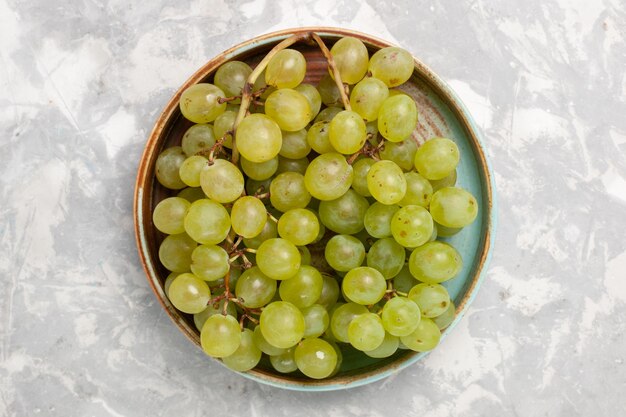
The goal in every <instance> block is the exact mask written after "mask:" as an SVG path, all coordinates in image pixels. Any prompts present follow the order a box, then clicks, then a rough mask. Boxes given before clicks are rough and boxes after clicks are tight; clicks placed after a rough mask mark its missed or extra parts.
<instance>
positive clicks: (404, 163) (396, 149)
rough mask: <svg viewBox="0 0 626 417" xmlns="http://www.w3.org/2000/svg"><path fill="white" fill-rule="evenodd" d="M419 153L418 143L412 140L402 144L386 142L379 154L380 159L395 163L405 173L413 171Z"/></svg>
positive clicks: (406, 140) (401, 142)
mask: <svg viewBox="0 0 626 417" xmlns="http://www.w3.org/2000/svg"><path fill="white" fill-rule="evenodd" d="M415 152H417V143H416V142H415V141H414V140H413V139H412V138H407V139H405V140H402V141H400V142H389V141H387V142H385V145H384V146H383V148H382V149H381V150H380V152H379V156H380V159H384V160H387V161H392V162H395V163H396V165H398V166H399V167H400V168H401V169H402V170H403V171H405V172H407V171H412V170H413V169H414V168H415V166H414V161H415Z"/></svg>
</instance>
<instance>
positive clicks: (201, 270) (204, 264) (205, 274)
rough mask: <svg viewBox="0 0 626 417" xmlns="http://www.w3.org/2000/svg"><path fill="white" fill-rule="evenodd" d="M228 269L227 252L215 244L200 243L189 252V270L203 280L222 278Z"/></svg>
mask: <svg viewBox="0 0 626 417" xmlns="http://www.w3.org/2000/svg"><path fill="white" fill-rule="evenodd" d="M229 270H230V264H229V263H228V253H227V252H226V251H225V250H224V248H222V247H220V246H217V245H200V246H198V247H196V248H195V249H194V250H193V252H192V253H191V272H193V273H194V274H195V275H196V276H197V277H198V278H202V279H203V280H205V281H216V280H218V279H220V278H223V277H224V275H226V273H227V272H228V271H229Z"/></svg>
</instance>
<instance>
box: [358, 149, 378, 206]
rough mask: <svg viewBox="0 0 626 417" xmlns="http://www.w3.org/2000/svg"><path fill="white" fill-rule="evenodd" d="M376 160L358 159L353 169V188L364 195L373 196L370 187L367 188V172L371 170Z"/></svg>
mask: <svg viewBox="0 0 626 417" xmlns="http://www.w3.org/2000/svg"><path fill="white" fill-rule="evenodd" d="M375 163H376V161H374V160H373V159H372V158H361V159H359V160H357V161H356V162H355V163H354V165H352V169H353V170H354V176H353V178H352V189H353V190H354V191H356V192H357V193H359V194H360V195H362V196H363V197H371V196H372V193H370V190H369V188H367V173H368V172H369V171H370V168H371V167H372V165H374V164H375Z"/></svg>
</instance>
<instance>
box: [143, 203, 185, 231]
mask: <svg viewBox="0 0 626 417" xmlns="http://www.w3.org/2000/svg"><path fill="white" fill-rule="evenodd" d="M190 205H191V204H190V203H189V201H187V200H185V199H184V198H180V197H169V198H166V199H165V200H161V201H160V202H159V204H157V206H156V207H155V208H154V212H153V213H152V222H153V223H154V227H156V228H157V229H158V230H159V231H160V232H163V233H167V234H168V235H174V234H178V233H183V232H184V231H185V226H184V223H183V222H184V220H185V215H187V211H189V206H190Z"/></svg>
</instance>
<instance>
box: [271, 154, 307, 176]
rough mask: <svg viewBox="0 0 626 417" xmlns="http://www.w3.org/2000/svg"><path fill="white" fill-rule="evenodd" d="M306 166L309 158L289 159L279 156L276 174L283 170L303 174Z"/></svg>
mask: <svg viewBox="0 0 626 417" xmlns="http://www.w3.org/2000/svg"><path fill="white" fill-rule="evenodd" d="M308 166H309V160H308V159H307V158H300V159H289V158H284V157H282V156H279V157H278V168H277V169H276V175H278V174H282V173H283V172H297V173H298V174H300V175H304V174H305V172H306V168H307V167H308Z"/></svg>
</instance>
